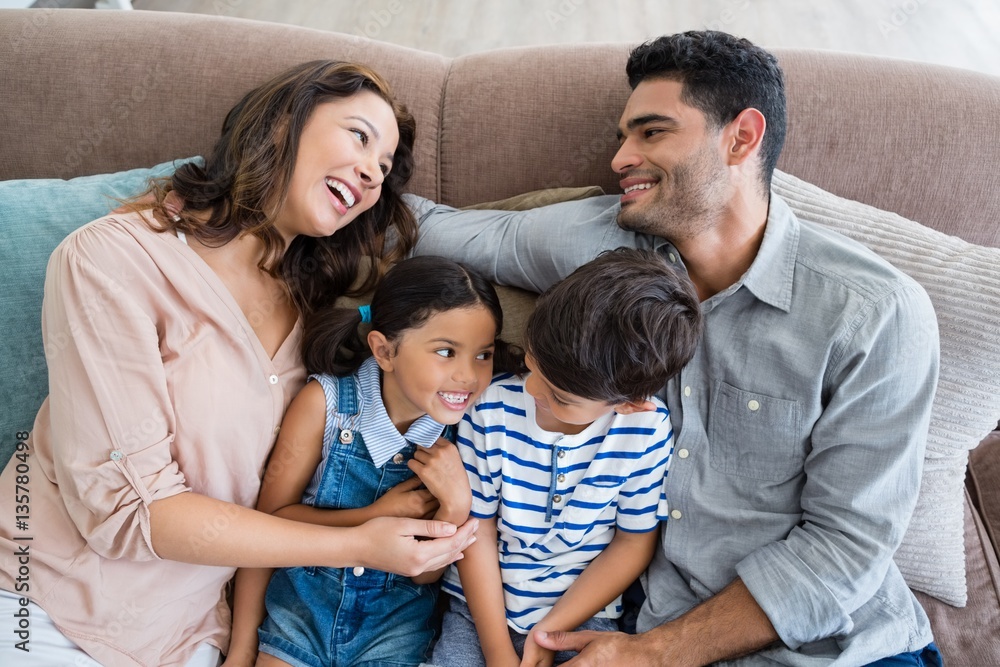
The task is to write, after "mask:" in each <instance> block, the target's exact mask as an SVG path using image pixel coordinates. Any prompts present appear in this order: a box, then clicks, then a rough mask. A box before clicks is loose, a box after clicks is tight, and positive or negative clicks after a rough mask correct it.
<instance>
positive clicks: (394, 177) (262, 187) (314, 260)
mask: <svg viewBox="0 0 1000 667" xmlns="http://www.w3.org/2000/svg"><path fill="white" fill-rule="evenodd" d="M362 91H370V92H372V93H375V94H376V95H378V96H379V97H381V98H382V99H383V100H385V101H386V103H388V104H389V106H390V107H392V111H393V114H394V115H395V117H396V123H397V124H398V126H399V145H398V146H397V147H396V152H395V153H394V155H393V161H392V170H391V171H390V172H389V174H388V176H387V177H386V179H385V181H384V182H383V183H382V193H381V196H380V197H379V199H378V202H376V204H375V205H374V206H372V208H370V209H369V210H367V211H365V212H364V213H362V214H361V215H359V216H358V218H357V219H356V220H354V221H353V222H351V224H349V225H347V226H345V227H343V228H341V229H339V230H337V232H335V233H334V234H333V235H331V236H328V237H320V238H313V237H307V236H298V237H296V238H295V240H294V241H292V243H291V244H290V246H289V247H288V248H287V249H286V248H285V243H284V240H283V239H282V238H281V236H280V234H279V233H278V231H277V230H276V229H275V228H274V226H273V223H272V221H271V220H270V219H269V217H268V212H269V211H275V210H278V209H279V208H280V206H281V204H282V203H283V201H284V197H285V195H286V193H287V191H288V186H289V183H290V182H291V179H292V171H293V170H294V167H295V161H296V157H297V155H298V149H299V140H300V138H301V136H302V130H303V128H304V127H305V125H306V122H307V121H308V120H309V118H310V116H311V115H312V112H313V110H315V109H316V107H317V106H318V105H320V104H323V103H325V102H332V101H335V100H341V99H345V98H348V97H351V96H353V95H355V94H357V93H359V92H362ZM415 134H416V123H415V121H414V119H413V116H412V115H411V114H410V113H409V112H408V111H407V110H406V108H405V107H404V106H403V105H402V104H400V103H398V102H396V101H395V100H394V99H393V96H392V93H391V91H390V89H389V85H388V83H386V81H385V80H384V79H383V78H382V77H381V76H379V75H378V74H377V73H375V72H374V71H373V70H371V69H369V68H368V67H365V66H363V65H357V64H353V63H345V62H339V61H335V60H316V61H312V62H307V63H303V64H301V65H297V66H296V67H293V68H292V69H290V70H288V71H286V72H284V73H282V74H280V75H278V76H277V77H275V78H274V79H272V80H271V81H268V82H267V83H265V84H264V85H262V86H259V87H258V88H255V89H254V90H252V91H250V92H249V93H247V94H246V95H245V96H244V97H243V99H242V100H240V101H239V103H238V104H236V106H234V107H233V108H232V110H231V111H230V112H229V114H228V115H227V116H226V120H225V122H224V123H223V125H222V136H221V137H220V138H219V141H218V143H216V145H215V148H214V149H213V150H212V152H211V153H210V154H209V155H208V156H207V157H206V158H205V166H204V167H202V166H200V165H198V164H196V163H187V164H185V165H183V166H181V167H180V168H179V169H178V170H177V171H176V172H175V173H174V175H173V176H172V177H171V178H170V179H169V180H164V181H161V182H157V183H154V184H153V186H152V192H153V194H154V195H155V197H156V201H157V204H156V205H155V206H154V209H156V210H158V212H159V213H160V214H161V215H162V219H164V220H166V221H167V222H166V223H164V224H163V225H162V226H161V229H162V230H163V231H172V230H180V231H182V232H185V233H186V234H191V235H192V236H194V237H195V238H197V239H198V240H199V241H200V242H201V243H203V244H205V245H208V246H221V245H225V244H226V243H228V242H229V241H231V240H233V239H234V238H236V237H238V236H240V235H241V234H245V233H250V234H253V235H254V236H256V237H258V238H259V239H260V240H261V241H262V242H263V244H264V253H263V256H262V257H261V260H260V262H259V263H258V266H259V267H260V269H261V270H263V271H267V272H268V273H270V274H271V275H273V276H275V277H280V278H281V279H282V280H283V282H284V284H285V285H286V287H287V289H288V292H289V296H290V297H291V299H292V302H293V303H294V304H295V306H296V307H297V308H298V309H299V312H300V313H302V314H303V315H307V314H308V313H310V312H312V311H313V310H316V309H317V308H319V307H322V306H323V305H325V304H329V303H333V301H334V300H335V299H336V298H337V297H339V296H342V295H344V294H349V293H350V294H355V293H356V294H360V293H363V292H365V291H368V290H370V289H371V287H372V285H374V284H375V281H376V280H377V279H378V278H379V277H380V276H381V274H382V273H384V268H385V267H386V266H389V265H390V264H391V263H392V262H394V261H397V260H399V259H401V258H403V257H405V256H406V255H407V253H408V252H409V250H410V249H411V248H412V247H413V244H414V242H415V240H416V232H417V224H416V220H414V218H413V214H412V213H411V212H410V210H409V208H407V206H406V205H405V204H404V203H403V200H402V197H401V195H402V193H403V186H404V185H405V184H406V182H407V181H409V179H410V176H411V174H412V173H413V140H414V136H415ZM170 191H174V192H176V193H177V194H178V195H180V197H181V198H182V199H183V200H184V202H185V209H186V210H189V211H198V212H203V211H208V212H209V213H210V216H209V218H208V220H207V221H206V222H204V223H201V222H199V221H197V220H196V219H194V218H193V217H189V216H185V215H184V212H183V211H182V212H181V213H180V219H179V220H177V221H174V220H171V216H170V215H169V214H168V213H167V211H166V209H165V208H164V205H163V202H164V198H165V197H166V195H167V193H168V192H170ZM390 228H392V229H394V230H395V234H394V237H395V238H394V239H393V243H392V244H391V248H387V243H386V232H387V231H388V230H389V229H390ZM363 256H370V257H372V258H374V260H375V261H374V262H373V269H374V270H372V271H371V272H370V274H369V275H368V279H367V280H365V281H363V282H362V283H361V284H359V285H357V286H355V288H354V289H351V285H352V283H353V282H354V280H355V278H356V277H357V275H358V266H359V261H360V259H361V258H362V257H363Z"/></svg>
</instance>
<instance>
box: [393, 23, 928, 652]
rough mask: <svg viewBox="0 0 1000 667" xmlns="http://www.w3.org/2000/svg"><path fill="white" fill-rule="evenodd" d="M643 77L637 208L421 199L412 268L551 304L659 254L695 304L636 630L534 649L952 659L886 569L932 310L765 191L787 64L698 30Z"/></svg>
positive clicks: (636, 106) (676, 386)
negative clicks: (657, 533) (700, 331)
mask: <svg viewBox="0 0 1000 667" xmlns="http://www.w3.org/2000/svg"><path fill="white" fill-rule="evenodd" d="M627 73H628V77H629V83H630V85H631V86H632V89H633V91H632V94H631V96H630V98H629V100H628V103H627V104H626V107H625V111H624V113H623V114H622V117H621V122H620V125H619V139H620V142H621V147H620V149H619V151H618V153H617V155H616V156H615V158H614V160H613V161H612V167H613V168H614V170H615V171H616V172H618V173H619V174H621V176H622V180H621V187H622V189H623V191H624V194H623V195H622V196H621V197H620V198H619V197H602V198H594V199H589V200H584V201H582V202H572V203H567V204H558V205H554V206H550V207H546V208H541V209H535V210H533V211H528V212H523V213H500V212H482V211H456V210H454V209H451V208H448V207H445V206H436V205H434V204H433V203H431V202H428V201H426V200H421V199H419V198H412V199H411V200H410V204H411V205H412V206H413V207H414V210H415V212H416V213H417V215H418V217H419V219H420V222H421V229H420V241H419V243H418V247H417V252H418V253H427V254H446V255H451V256H453V257H456V258H459V259H462V260H464V261H466V262H469V263H470V264H472V265H473V266H475V267H477V268H479V269H480V270H482V271H484V272H485V273H487V274H488V275H490V277H491V278H492V279H494V280H496V281H497V282H500V283H505V284H512V285H517V286H520V287H524V288H528V289H533V290H535V291H541V290H543V289H544V288H545V287H547V286H548V285H550V284H551V283H553V282H555V281H556V280H558V279H560V278H562V277H563V276H565V275H567V274H568V273H570V272H571V271H572V270H573V269H574V268H576V267H577V266H578V265H580V264H582V263H584V262H586V261H587V260H589V259H591V258H593V257H594V256H595V255H597V254H598V253H599V252H601V251H602V250H605V249H608V248H614V247H618V246H635V247H647V248H654V249H656V250H658V251H660V252H662V253H663V254H664V255H666V256H667V257H668V258H669V259H670V261H672V262H674V263H675V264H676V265H677V266H678V268H679V269H681V270H684V271H686V272H687V274H688V275H689V276H690V278H691V280H692V282H693V283H694V285H695V287H696V288H697V290H698V294H699V297H700V299H701V301H702V307H703V310H704V313H705V318H706V319H705V322H706V325H705V326H706V329H705V335H704V337H703V339H702V341H701V344H700V346H699V348H698V351H697V352H696V354H695V357H694V359H693V360H692V361H691V363H690V364H688V366H687V367H685V369H684V371H683V372H682V373H681V374H680V375H679V376H678V377H676V378H675V379H673V380H671V381H670V382H669V383H668V385H667V386H666V388H665V391H664V398H665V399H666V401H667V404H668V406H669V407H670V410H671V414H672V417H673V418H674V420H675V427H676V429H677V431H678V435H677V437H676V442H675V443H674V457H673V461H674V462H673V464H672V467H671V470H670V473H669V475H668V477H667V481H666V490H667V495H668V500H669V502H670V504H671V512H670V516H671V518H670V520H669V521H667V523H666V524H665V525H664V529H663V534H662V539H661V546H660V549H658V553H657V554H656V556H655V558H654V560H653V563H652V564H651V565H650V567H649V570H648V572H647V575H646V576H645V578H644V582H643V583H644V588H645V591H646V594H647V598H646V601H645V602H644V604H643V606H642V608H641V610H640V613H639V617H638V623H637V626H638V627H637V629H638V632H639V634H637V635H625V634H620V633H591V632H582V633H568V632H567V633H552V634H550V635H545V634H544V633H536V641H537V642H538V643H539V644H541V645H543V646H546V647H548V648H551V649H556V650H566V649H569V650H577V651H580V655H579V656H578V657H577V658H575V659H574V660H573V661H571V663H569V664H573V665H599V664H600V665H603V664H635V665H640V664H641V665H646V664H664V665H702V664H708V663H711V662H716V661H719V660H726V659H733V658H737V657H740V656H747V657H746V658H745V664H774V663H779V664H787V665H817V664H837V665H861V664H869V663H873V662H876V661H878V660H881V659H889V660H893V659H897V660H904V661H905V662H896V663H895V664H938V663H937V662H935V661H939V660H940V655H939V654H938V653H937V649H936V647H934V645H933V643H932V636H931V631H930V625H929V622H928V619H927V616H926V614H925V613H924V611H923V610H922V609H921V608H920V605H919V603H918V602H917V601H916V599H915V598H914V597H913V595H912V594H911V593H910V591H909V589H908V588H907V586H906V584H905V582H904V581H903V578H902V576H901V575H900V573H899V571H898V569H897V568H896V566H895V564H894V563H893V561H892V555H893V552H894V551H895V550H896V548H897V547H898V545H899V543H900V541H901V540H902V537H903V534H904V532H905V529H906V526H907V523H908V521H909V517H910V514H911V512H912V510H913V507H914V504H915V502H916V497H917V491H918V488H919V483H920V473H921V467H922V461H923V452H924V444H925V439H926V433H927V427H928V422H929V418H930V407H931V401H932V399H933V395H934V389H935V385H936V382H937V369H938V347H937V328H936V320H935V318H934V312H933V310H932V308H931V305H930V301H929V300H928V298H927V296H926V294H925V293H924V292H923V290H922V289H921V288H920V287H919V286H918V285H917V284H916V283H915V282H914V281H912V280H910V279H909V278H907V277H906V276H904V275H902V274H901V273H899V272H898V271H896V270H895V269H893V268H892V267H890V266H889V265H888V264H887V263H885V262H884V261H882V260H880V259H879V258H877V257H876V256H875V255H873V254H872V253H870V252H869V251H867V250H866V249H864V248H863V247H861V246H859V245H857V244H855V243H853V242H851V241H849V240H848V239H846V238H844V237H842V236H840V235H838V234H835V233H832V232H829V231H826V230H823V229H821V228H818V227H816V226H813V225H811V224H807V223H804V222H800V221H799V220H798V219H797V218H796V217H795V215H794V214H793V213H792V212H791V210H790V209H789V208H788V206H787V205H786V204H785V202H784V201H782V200H781V198H780V197H778V196H776V195H774V194H771V192H770V181H771V174H772V172H773V170H774V167H775V164H776V162H777V159H778V155H779V154H780V152H781V148H782V145H783V142H784V134H785V93H784V83H783V78H782V74H781V70H780V68H779V67H778V65H777V62H776V61H775V59H774V57H773V56H772V55H771V54H769V53H767V52H766V51H764V50H762V49H760V48H758V47H756V46H754V45H752V44H750V43H749V42H747V41H746V40H738V39H736V38H734V37H732V36H730V35H727V34H724V33H719V32H689V33H684V34H680V35H673V36H670V37H662V38H660V39H657V40H655V41H653V42H651V43H647V44H644V45H642V46H640V47H638V48H637V49H636V50H635V51H633V53H632V54H631V56H630V58H629V61H628V66H627ZM456 218H457V219H456ZM616 221H617V225H616V224H615V222H616ZM459 230H461V232H459ZM664 344H665V345H669V344H670V342H669V341H664ZM894 656H895V658H894Z"/></svg>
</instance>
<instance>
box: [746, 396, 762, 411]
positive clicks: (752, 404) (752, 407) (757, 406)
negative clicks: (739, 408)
mask: <svg viewBox="0 0 1000 667" xmlns="http://www.w3.org/2000/svg"><path fill="white" fill-rule="evenodd" d="M747 407H748V408H750V410H751V411H752V412H757V411H758V410H760V403H759V402H757V401H755V400H753V399H751V400H750V402H749V403H747Z"/></svg>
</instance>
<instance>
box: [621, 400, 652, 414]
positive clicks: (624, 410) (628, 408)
mask: <svg viewBox="0 0 1000 667" xmlns="http://www.w3.org/2000/svg"><path fill="white" fill-rule="evenodd" d="M615 412H617V413H618V414H620V415H631V414H635V413H636V412H656V404H655V403H653V402H652V401H639V402H635V401H625V402H624V403H619V404H618V405H616V406H615Z"/></svg>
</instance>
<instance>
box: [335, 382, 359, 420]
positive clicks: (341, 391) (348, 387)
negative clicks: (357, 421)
mask: <svg viewBox="0 0 1000 667" xmlns="http://www.w3.org/2000/svg"><path fill="white" fill-rule="evenodd" d="M337 414H338V415H350V416H353V415H356V414H358V384H357V382H355V381H354V376H353V375H344V376H341V377H339V378H337Z"/></svg>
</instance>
